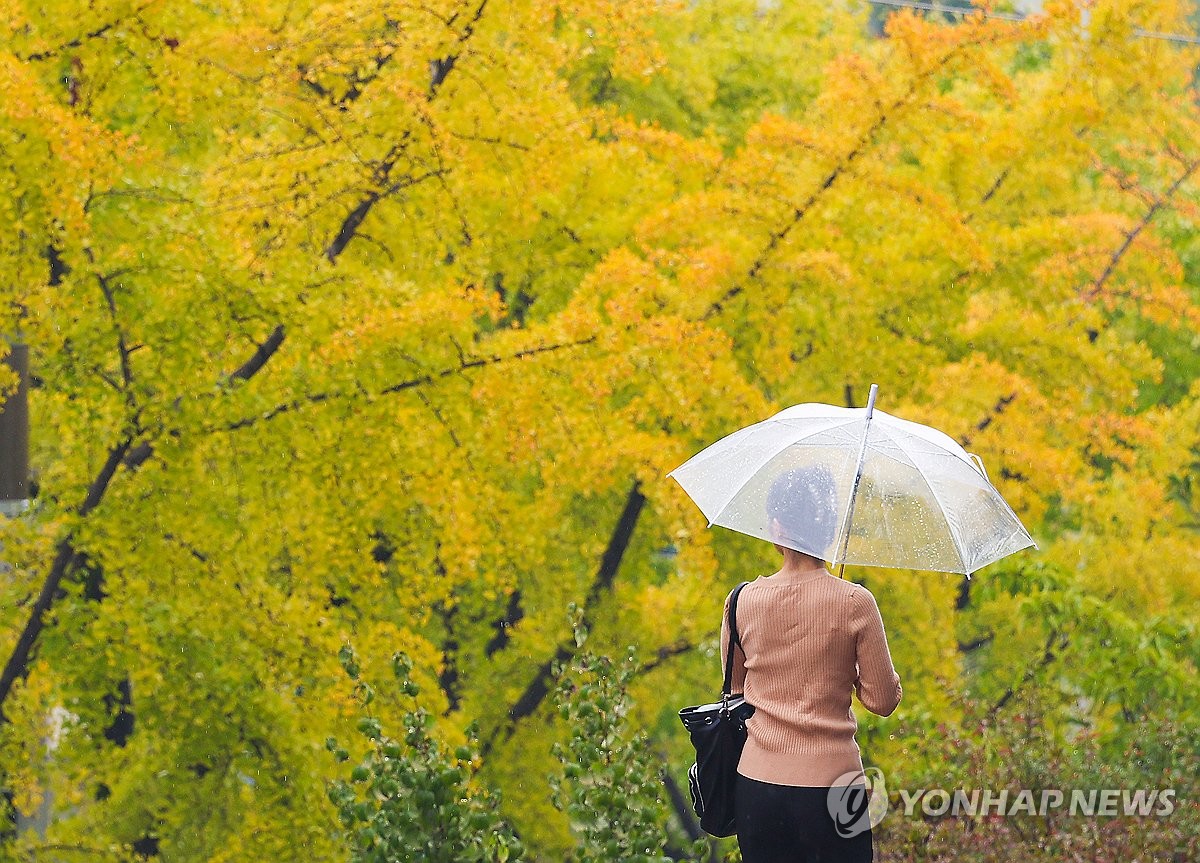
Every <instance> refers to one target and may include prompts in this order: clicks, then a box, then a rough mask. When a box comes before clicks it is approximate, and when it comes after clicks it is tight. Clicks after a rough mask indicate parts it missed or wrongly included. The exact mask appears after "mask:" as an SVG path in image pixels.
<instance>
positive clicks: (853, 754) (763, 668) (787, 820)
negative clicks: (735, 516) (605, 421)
mask: <svg viewBox="0 0 1200 863" xmlns="http://www.w3.org/2000/svg"><path fill="white" fill-rule="evenodd" d="M837 509H838V508H837V495H836V490H835V488H834V483H833V477H832V474H831V473H830V472H829V470H828V469H826V468H824V467H819V466H818V467H807V468H798V469H795V470H793V471H790V472H789V473H787V474H785V475H784V476H782V477H780V478H779V479H778V480H777V481H776V482H775V484H774V485H773V486H772V488H771V490H770V493H769V494H768V496H767V510H768V515H769V517H770V523H771V529H772V535H773V537H774V538H775V539H776V540H778V541H780V542H790V543H791V544H793V545H804V546H806V547H808V548H812V549H828V547H829V546H830V545H831V544H832V542H833V539H834V535H835V533H836V530H837V519H838V514H837ZM800 536H804V537H805V539H806V541H805V542H800V541H799V540H798V539H797V540H792V539H791V538H792V537H797V538H798V537H800ZM775 548H776V549H778V550H779V552H780V553H781V554H783V566H782V567H781V568H780V570H779V572H777V573H775V574H774V575H771V576H766V577H760V578H758V579H757V580H756V581H753V582H751V583H750V584H748V585H747V586H746V587H745V588H744V589H743V590H742V592H741V594H740V596H739V597H738V605H737V632H738V646H737V647H735V649H734V665H733V691H734V692H738V691H744V693H745V696H746V701H747V702H749V703H750V704H752V705H754V716H753V717H751V719H750V721H749V722H748V723H747V729H748V734H747V741H746V748H745V750H744V751H743V753H742V759H741V762H740V764H739V766H738V785H737V797H736V810H737V826H738V832H737V835H738V845H739V846H740V848H741V851H742V859H743V860H744V861H745V863H784V861H786V863H802V861H817V860H820V861H822V863H828V861H836V863H860V861H863V863H869V861H871V860H872V859H873V849H872V844H871V831H870V828H869V826H868V822H866V821H865V820H862V819H865V813H863V814H862V816H861V818H860V820H859V821H858V822H857V825H856V829H858V830H860V831H861V832H857V833H855V835H851V836H846V835H842V834H844V833H847V832H854V830H853V829H852V830H846V829H844V828H843V829H842V830H841V831H840V832H839V825H838V824H836V823H835V820H834V818H833V816H832V815H831V814H830V812H829V806H828V803H827V801H828V799H829V797H830V791H829V789H830V787H831V786H834V785H839V784H842V783H846V784H850V783H849V780H847V778H846V777H847V774H850V775H851V776H853V777H856V778H857V782H855V783H853V784H861V783H862V778H861V777H862V769H863V766H862V760H861V757H860V755H859V749H858V744H857V743H856V742H855V739H854V733H855V731H856V730H857V727H858V726H857V722H856V721H855V718H854V713H853V711H852V710H851V707H850V693H851V691H853V692H855V693H857V695H858V698H859V700H860V701H861V702H862V704H863V706H864V707H866V708H867V709H868V710H870V711H871V712H872V713H876V714H878V715H880V716H888V715H890V714H891V713H892V711H894V710H895V709H896V707H897V705H899V703H900V698H901V695H902V690H901V687H900V676H899V675H898V674H897V673H896V670H895V668H894V667H893V666H892V658H891V654H890V653H889V652H888V645H887V638H886V636H885V634H884V629H883V619H882V618H881V617H880V614H879V607H878V606H877V605H876V603H875V598H874V596H872V595H871V592H870V591H868V590H867V589H866V588H865V587H862V586H861V585H857V584H854V583H853V582H850V581H843V580H842V579H840V578H837V577H836V576H834V575H832V574H831V573H830V572H828V571H827V570H826V568H825V562H824V560H822V559H821V558H820V557H816V556H814V555H810V554H805V553H804V552H800V551H796V550H794V549H792V548H788V547H786V546H784V545H780V544H779V542H777V543H776V545H775ZM728 613H729V600H728V598H726V600H725V616H724V617H723V618H722V620H723V624H722V635H721V652H722V656H721V661H722V664H723V663H724V661H725V653H726V650H727V646H728V642H729V630H728ZM839 778H840V779H841V780H842V782H841V783H839V782H838V780H839ZM852 796H853V795H852ZM857 799H858V800H859V801H861V804H862V805H863V806H865V804H866V794H865V793H864V794H858V795H857ZM852 820H853V819H852ZM843 825H844V822H843ZM863 828H865V829H863Z"/></svg>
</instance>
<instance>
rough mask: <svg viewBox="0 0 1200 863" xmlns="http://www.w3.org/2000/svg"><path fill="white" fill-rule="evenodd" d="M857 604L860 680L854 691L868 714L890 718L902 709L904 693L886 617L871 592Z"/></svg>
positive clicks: (857, 597)
mask: <svg viewBox="0 0 1200 863" xmlns="http://www.w3.org/2000/svg"><path fill="white" fill-rule="evenodd" d="M854 601H855V610H856V615H855V617H856V618H857V621H858V628H857V643H856V659H857V662H858V678H857V679H856V680H855V681H854V691H855V693H856V694H857V695H858V700H859V701H861V702H862V704H863V707H865V708H867V710H869V711H871V712H872V713H874V714H877V715H879V716H891V714H892V712H893V711H895V709H896V708H897V707H898V706H899V705H900V699H901V697H903V695H904V690H903V689H902V688H901V686H900V675H899V674H897V673H896V669H895V667H894V666H893V665H892V655H891V653H890V652H889V651H888V644H887V636H886V635H885V634H884V631H883V617H882V615H880V613H879V605H878V604H877V603H876V602H875V597H874V596H873V595H872V594H871V592H870V591H869V590H863V591H861V592H859V593H857V594H856V595H855V597H854Z"/></svg>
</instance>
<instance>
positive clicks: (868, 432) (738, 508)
mask: <svg viewBox="0 0 1200 863" xmlns="http://www.w3.org/2000/svg"><path fill="white" fill-rule="evenodd" d="M877 391H878V388H877V387H876V386H874V385H872V387H871V395H870V398H869V400H868V403H867V407H866V408H842V407H836V406H834V405H825V404H801V405H796V406H794V407H790V408H787V409H786V410H783V411H780V412H779V413H777V414H775V416H773V417H770V418H769V419H766V420H763V421H762V422H759V423H755V424H754V425H751V426H747V427H746V428H743V429H740V430H739V431H736V432H734V433H733V434H731V435H729V436H727V437H724V438H722V439H721V440H719V441H717V442H716V443H714V444H712V445H711V446H709V447H708V448H707V449H704V450H703V451H701V452H699V453H697V454H696V455H695V456H693V457H692V458H690V459H688V461H686V462H685V463H684V464H682V465H680V466H679V467H677V468H675V470H673V471H671V472H670V473H669V474H668V476H671V477H673V478H674V479H675V480H676V481H677V482H678V483H679V484H680V485H681V486H683V489H684V491H686V492H687V493H688V495H689V496H690V497H691V498H692V500H693V501H695V502H696V504H697V506H699V507H700V510H701V512H703V513H704V515H705V516H706V517H707V518H708V523H709V526H710V527H711V526H712V525H714V524H717V525H721V526H722V527H727V528H730V529H732V530H736V531H739V532H741V533H745V534H749V535H750V536H756V537H759V538H761V539H765V540H768V541H770V542H776V543H778V544H779V545H783V546H787V547H788V548H793V549H796V550H797V551H802V552H805V553H806V554H811V555H813V556H814V557H818V558H821V559H822V560H826V561H829V562H830V563H832V564H834V565H837V564H841V565H843V566H845V564H852V565H860V566H887V567H897V568H904V569H927V570H934V571H940V572H960V573H966V574H967V575H970V574H971V573H973V572H976V571H978V570H979V569H982V568H983V567H985V566H987V565H988V564H989V563H992V562H994V561H997V560H999V559H1000V558H1002V557H1005V556H1007V555H1009V554H1012V553H1013V552H1016V551H1019V550H1021V549H1023V548H1029V547H1031V546H1033V547H1035V548H1036V543H1034V541H1033V539H1032V538H1031V537H1030V536H1029V533H1028V532H1027V531H1026V530H1025V528H1024V527H1023V526H1022V524H1021V522H1020V519H1018V518H1017V516H1016V514H1015V513H1014V512H1013V511H1012V508H1011V507H1009V505H1008V504H1007V503H1006V502H1005V501H1004V498H1003V497H1001V496H1000V493H999V492H998V491H996V489H995V487H993V486H992V484H991V482H990V481H989V480H988V477H987V473H986V472H985V471H984V468H983V463H982V461H980V459H979V457H978V456H975V455H973V454H971V453H968V452H967V451H966V450H965V449H963V448H962V447H961V446H960V445H959V444H958V443H957V442H956V441H954V440H953V439H952V438H950V437H949V436H948V435H946V434H943V433H942V432H940V431H937V430H936V429H933V428H930V427H929V426H924V425H921V424H919V423H914V422H909V421H908V420H902V419H900V418H898V417H894V416H891V415H890V414H887V413H884V412H883V411H877V410H875V396H876V393H877Z"/></svg>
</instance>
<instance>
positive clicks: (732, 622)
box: [721, 581, 750, 699]
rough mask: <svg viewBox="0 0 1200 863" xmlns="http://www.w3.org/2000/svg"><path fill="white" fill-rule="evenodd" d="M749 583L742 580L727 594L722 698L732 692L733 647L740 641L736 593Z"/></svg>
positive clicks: (726, 697) (725, 697) (739, 643)
mask: <svg viewBox="0 0 1200 863" xmlns="http://www.w3.org/2000/svg"><path fill="white" fill-rule="evenodd" d="M749 583H750V582H748V581H743V582H742V583H741V584H739V585H738V586H737V587H735V588H734V589H733V593H731V594H729V649H728V650H726V651H725V683H724V684H723V685H722V686H721V696H722V697H723V698H724V699H728V698H729V696H730V695H732V694H733V692H732V691H731V690H732V689H733V648H734V645H737V646H739V647H740V646H741V643H742V639H741V638H740V637H739V636H738V631H737V602H738V594H739V593H741V592H742V588H743V587H745V586H746V585H747V584H749Z"/></svg>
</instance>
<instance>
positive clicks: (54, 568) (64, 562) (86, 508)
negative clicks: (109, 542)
mask: <svg viewBox="0 0 1200 863" xmlns="http://www.w3.org/2000/svg"><path fill="white" fill-rule="evenodd" d="M129 445H130V439H129V438H126V439H125V440H123V441H121V442H120V443H119V444H117V445H116V446H115V447H113V448H112V449H111V450H109V453H108V458H106V459H105V460H104V466H103V467H101V468H100V472H99V473H97V474H96V476H95V478H94V479H93V480H92V483H91V485H89V486H88V490H87V494H86V495H85V497H84V499H83V502H82V503H81V504H80V505H79V506H78V507H76V509H75V513H76V515H78V516H79V517H80V518H83V517H85V516H87V514H88V513H90V512H91V511H92V510H93V509H95V508H96V507H97V506H98V505H99V504H100V501H101V500H102V499H103V498H104V493H105V492H106V491H107V490H108V486H109V483H110V482H112V478H113V475H114V474H115V473H116V472H117V468H118V467H119V466H120V464H121V461H122V459H124V457H125V453H126V451H127V450H128V449H129ZM72 540H73V537H72V535H71V534H70V533H68V534H67V535H66V536H64V537H63V538H62V539H61V540H59V542H58V546H57V550H56V553H55V555H54V562H53V563H52V564H51V566H50V572H49V573H48V574H47V575H46V580H45V581H44V582H42V589H41V591H40V592H39V593H38V597H37V599H36V600H35V601H34V603H33V608H32V609H31V610H30V613H29V619H28V620H27V621H26V622H25V627H24V628H23V629H22V630H21V634H20V636H18V638H17V643H16V645H15V646H14V647H13V651H12V654H11V655H10V656H9V657H8V661H7V662H6V663H5V665H4V672H3V673H2V674H0V723H6V722H8V718H7V717H6V716H5V715H4V703H5V701H7V699H8V696H9V693H11V692H12V687H13V684H14V683H16V681H17V678H19V677H24V676H25V675H26V674H28V673H29V657H30V655H31V654H32V652H33V647H34V644H35V643H36V642H37V638H38V635H40V634H41V632H42V629H43V628H44V627H45V616H46V612H48V611H49V610H50V606H51V605H52V604H53V602H54V595H55V593H56V592H57V591H58V586H59V584H60V583H61V582H62V580H63V577H64V576H65V575H66V574H67V572H68V571H69V570H70V568H71V566H72V565H73V564H74V563H75V561H76V560H77V558H78V553H77V552H76V550H75V546H74V543H73V541H72Z"/></svg>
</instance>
